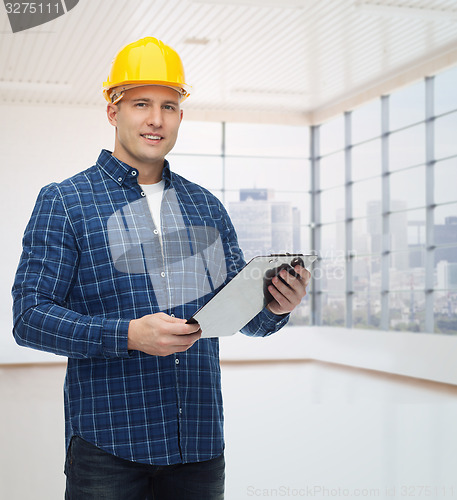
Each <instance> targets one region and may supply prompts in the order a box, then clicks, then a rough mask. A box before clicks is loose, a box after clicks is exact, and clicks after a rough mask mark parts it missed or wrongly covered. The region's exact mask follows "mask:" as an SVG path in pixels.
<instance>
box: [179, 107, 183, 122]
mask: <svg viewBox="0 0 457 500" xmlns="http://www.w3.org/2000/svg"><path fill="white" fill-rule="evenodd" d="M182 117H183V112H182V109H181V118H180V119H179V123H181V122H182Z"/></svg>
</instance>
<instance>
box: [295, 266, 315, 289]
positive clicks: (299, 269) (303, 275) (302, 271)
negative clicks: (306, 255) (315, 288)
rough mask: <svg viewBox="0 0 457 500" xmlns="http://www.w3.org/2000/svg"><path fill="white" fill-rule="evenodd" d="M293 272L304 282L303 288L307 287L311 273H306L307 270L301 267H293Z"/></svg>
mask: <svg viewBox="0 0 457 500" xmlns="http://www.w3.org/2000/svg"><path fill="white" fill-rule="evenodd" d="M294 271H295V272H296V273H297V274H299V275H300V277H301V278H302V279H303V280H304V282H305V286H308V284H309V282H310V280H311V273H310V272H309V271H308V269H305V268H304V267H302V266H295V268H294Z"/></svg>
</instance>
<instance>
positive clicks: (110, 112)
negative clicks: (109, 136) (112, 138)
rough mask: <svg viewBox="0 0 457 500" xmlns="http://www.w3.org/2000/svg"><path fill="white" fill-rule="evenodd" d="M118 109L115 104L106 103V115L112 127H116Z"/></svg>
mask: <svg viewBox="0 0 457 500" xmlns="http://www.w3.org/2000/svg"><path fill="white" fill-rule="evenodd" d="M118 111H119V110H118V107H117V106H116V104H112V103H108V106H107V107H106V116H107V117H108V121H109V122H110V123H111V125H112V126H113V127H116V125H117V113H118Z"/></svg>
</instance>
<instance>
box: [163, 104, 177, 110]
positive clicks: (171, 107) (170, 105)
mask: <svg viewBox="0 0 457 500" xmlns="http://www.w3.org/2000/svg"><path fill="white" fill-rule="evenodd" d="M163 109H166V110H168V111H175V110H176V107H175V106H173V105H172V104H165V105H164V106H163Z"/></svg>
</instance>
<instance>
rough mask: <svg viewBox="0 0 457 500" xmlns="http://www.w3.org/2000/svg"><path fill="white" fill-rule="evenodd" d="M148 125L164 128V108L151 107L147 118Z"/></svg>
mask: <svg viewBox="0 0 457 500" xmlns="http://www.w3.org/2000/svg"><path fill="white" fill-rule="evenodd" d="M147 122H148V125H151V126H152V127H155V128H159V127H161V126H162V108H161V107H160V106H151V108H150V110H149V114H148V117H147Z"/></svg>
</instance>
